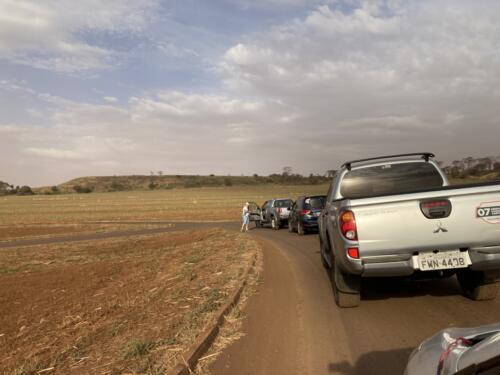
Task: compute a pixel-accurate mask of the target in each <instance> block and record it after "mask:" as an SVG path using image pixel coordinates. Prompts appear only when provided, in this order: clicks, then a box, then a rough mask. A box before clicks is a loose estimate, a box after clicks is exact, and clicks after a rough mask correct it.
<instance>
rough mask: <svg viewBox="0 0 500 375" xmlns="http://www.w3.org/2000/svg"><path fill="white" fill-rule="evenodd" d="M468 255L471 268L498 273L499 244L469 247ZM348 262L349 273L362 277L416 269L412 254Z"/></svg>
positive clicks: (403, 273)
mask: <svg viewBox="0 0 500 375" xmlns="http://www.w3.org/2000/svg"><path fill="white" fill-rule="evenodd" d="M469 257H470V260H471V265H470V266H469V268H470V269H471V270H474V271H486V272H493V273H495V274H500V246H490V247H480V248H472V249H469ZM348 263H349V264H348V267H347V268H348V271H349V272H350V273H353V274H358V275H361V276H363V277H390V276H410V275H412V274H413V273H414V272H415V271H417V269H416V268H415V267H414V262H413V259H412V254H397V255H380V256H372V257H362V259H361V260H350V259H349V260H348ZM457 270H459V269H457Z"/></svg>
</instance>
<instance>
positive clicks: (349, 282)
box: [331, 261, 361, 307]
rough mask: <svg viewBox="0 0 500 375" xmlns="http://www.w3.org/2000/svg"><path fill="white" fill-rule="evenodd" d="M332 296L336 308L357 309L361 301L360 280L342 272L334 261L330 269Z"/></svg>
mask: <svg viewBox="0 0 500 375" xmlns="http://www.w3.org/2000/svg"><path fill="white" fill-rule="evenodd" d="M331 280H332V286H333V296H334V298H335V303H336V304H337V306H338V307H357V306H359V301H360V299H361V296H360V292H361V278H360V277H359V276H356V275H349V274H347V273H345V272H343V271H342V270H341V269H340V268H339V266H338V265H337V263H336V262H335V261H334V266H333V267H332V269H331Z"/></svg>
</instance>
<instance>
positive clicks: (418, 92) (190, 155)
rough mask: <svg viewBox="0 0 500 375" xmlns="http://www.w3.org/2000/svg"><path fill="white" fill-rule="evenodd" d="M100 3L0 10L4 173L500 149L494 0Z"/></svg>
mask: <svg viewBox="0 0 500 375" xmlns="http://www.w3.org/2000/svg"><path fill="white" fill-rule="evenodd" d="M255 3H257V4H255ZM95 8H96V4H95V3H94V2H80V3H79V4H78V5H75V4H74V2H69V1H49V2H43V3H38V2H29V1H28V2H23V3H20V2H15V1H2V3H1V4H0V14H1V16H0V20H1V22H0V103H1V105H2V111H0V148H1V149H2V157H1V158H0V171H1V173H2V176H1V179H2V180H5V181H9V182H11V183H14V184H29V185H52V184H56V183H60V182H63V181H65V180H68V179H70V178H73V177H78V176H86V175H114V174H117V175H119V174H133V173H138V174H147V173H149V171H158V170H162V171H164V172H165V173H167V174H210V173H216V174H235V175H239V174H242V173H243V174H247V175H249V174H253V173H259V174H268V173H272V172H279V171H281V168H282V167H283V166H285V165H290V166H292V167H293V168H294V171H296V172H299V173H307V174H308V173H310V172H314V173H324V172H325V171H326V170H328V169H332V168H335V167H338V165H339V163H341V162H342V161H344V160H346V159H350V158H357V157H363V156H372V155H374V154H381V153H388V152H400V151H410V150H411V151H432V152H435V153H436V154H437V156H438V158H439V159H441V160H445V161H447V162H449V161H451V160H453V159H460V158H462V157H465V156H468V155H471V156H480V155H481V156H484V155H494V154H496V153H497V150H498V139H500V126H499V121H500V113H499V111H498V102H499V96H500V91H499V90H498V87H499V86H500V85H499V82H498V81H499V78H498V76H499V75H498V73H499V69H500V68H499V67H500V64H499V54H498V48H497V47H498V45H499V42H500V26H499V25H498V22H497V21H498V20H497V16H496V15H498V14H499V12H500V4H499V3H498V2H495V1H485V0H484V1H475V2H470V1H455V0H453V1H451V0H449V1H413V2H403V1H396V0H395V1H376V2H363V1H347V0H345V1H328V0H327V1H300V0H290V1H287V0H281V1H278V0H274V1H259V2H251V1H244V0H218V1H211V2H201V1H198V2H195V1H188V2H171V1H156V0H149V1H133V0H130V1H126V2H123V1H107V2H105V3H100V4H99V11H98V12H96V11H95ZM296 150H299V152H295V151H296Z"/></svg>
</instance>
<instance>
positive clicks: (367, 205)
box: [346, 185, 500, 257]
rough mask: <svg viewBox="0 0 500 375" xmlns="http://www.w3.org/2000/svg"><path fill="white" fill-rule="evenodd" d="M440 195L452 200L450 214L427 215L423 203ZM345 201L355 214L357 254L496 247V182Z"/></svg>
mask: <svg viewBox="0 0 500 375" xmlns="http://www.w3.org/2000/svg"><path fill="white" fill-rule="evenodd" d="M440 199H441V200H444V199H447V200H449V201H450V202H451V213H450V215H449V216H448V217H443V218H431V219H429V218H427V217H426V216H425V215H424V213H423V212H422V210H421V203H422V202H427V201H433V200H436V201H439V200H440ZM346 203H347V205H348V208H349V209H351V210H352V211H353V212H354V215H355V217H356V226H357V232H358V240H359V251H360V255H361V257H363V255H365V256H377V255H386V254H402V253H406V254H407V253H413V252H415V251H430V250H452V249H458V248H474V247H485V246H498V245H500V185H493V186H492V185H490V186H479V187H467V186H460V187H447V188H443V189H440V190H434V191H430V192H422V193H416V194H411V195H409V194H401V195H392V196H385V197H375V198H363V199H355V200H350V201H349V202H346ZM346 208H347V207H346ZM408 224H411V225H408Z"/></svg>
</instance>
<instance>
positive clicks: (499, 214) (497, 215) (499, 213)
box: [476, 201, 500, 224]
mask: <svg viewBox="0 0 500 375" xmlns="http://www.w3.org/2000/svg"><path fill="white" fill-rule="evenodd" d="M476 217H477V218H480V219H482V220H484V221H485V222H487V223H490V224H499V223H500V201H497V202H484V203H481V204H480V205H479V207H477V208H476Z"/></svg>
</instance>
